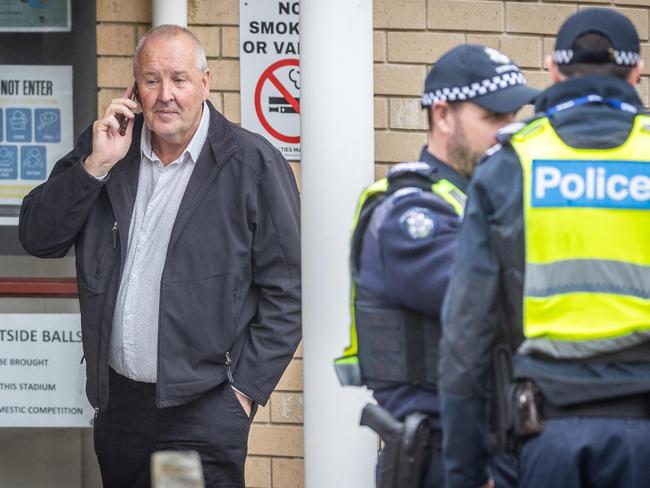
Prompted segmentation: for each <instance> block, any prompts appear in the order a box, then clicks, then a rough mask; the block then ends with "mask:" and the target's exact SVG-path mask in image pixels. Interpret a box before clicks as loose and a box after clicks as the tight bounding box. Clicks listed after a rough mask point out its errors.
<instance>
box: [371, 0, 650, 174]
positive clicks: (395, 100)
mask: <svg viewBox="0 0 650 488" xmlns="http://www.w3.org/2000/svg"><path fill="white" fill-rule="evenodd" d="M588 6H600V7H611V8H616V9H618V10H619V11H620V12H622V13H624V14H625V15H627V16H628V17H629V18H630V19H631V20H632V22H633V23H634V24H635V26H636V28H637V30H638V32H639V36H640V38H641V42H642V46H641V49H642V53H643V58H644V60H645V69H644V73H643V74H644V76H643V79H642V82H641V84H640V85H639V92H640V94H641V97H642V99H643V100H644V103H645V105H648V97H649V93H648V91H649V81H650V76H649V75H650V44H649V43H648V22H649V20H650V0H617V1H613V0H612V1H609V0H535V1H503V0H445V1H443V0H374V36H375V38H374V46H375V52H374V58H375V160H376V161H377V165H376V171H375V172H376V174H377V176H381V175H383V174H385V172H386V170H387V168H388V167H389V164H390V163H394V162H397V161H408V160H415V159H417V158H418V157H419V151H420V147H421V146H422V145H423V144H424V143H425V142H426V128H427V121H426V117H425V113H424V112H423V111H422V110H420V102H419V95H420V94H421V93H422V88H423V84H424V77H425V74H426V72H427V71H428V69H429V67H430V63H432V62H433V61H434V60H435V59H437V58H438V57H439V56H440V55H441V54H442V53H444V52H445V51H446V50H447V49H449V48H451V47H453V46H455V45H456V44H458V43H463V42H468V43H478V44H485V45H488V46H491V47H494V48H497V49H500V50H501V51H502V52H504V53H505V54H507V55H508V56H510V57H511V58H512V59H513V60H514V61H515V62H516V63H517V64H518V65H519V66H521V68H522V70H523V71H524V73H525V75H526V79H527V81H528V83H529V84H530V85H532V86H534V87H536V88H545V87H546V86H547V85H548V84H549V82H550V79H549V76H548V73H547V72H546V71H545V70H544V68H543V66H544V57H545V55H546V54H548V53H550V52H551V51H552V49H553V43H554V33H555V32H556V31H557V29H558V28H559V26H560V25H561V24H562V21H563V20H564V19H565V18H566V17H568V16H569V15H571V14H572V13H574V12H576V11H577V10H578V9H581V8H586V7H588ZM530 113H532V111H531V110H527V109H524V110H523V111H522V115H523V116H525V115H527V114H530Z"/></svg>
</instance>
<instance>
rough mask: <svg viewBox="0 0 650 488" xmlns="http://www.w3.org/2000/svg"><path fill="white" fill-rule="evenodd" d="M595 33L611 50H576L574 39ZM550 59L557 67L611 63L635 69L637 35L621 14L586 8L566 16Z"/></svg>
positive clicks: (637, 48)
mask: <svg viewBox="0 0 650 488" xmlns="http://www.w3.org/2000/svg"><path fill="white" fill-rule="evenodd" d="M590 33H597V34H601V35H603V36H605V37H606V38H607V39H609V42H610V43H611V45H612V47H611V48H610V49H607V50H604V51H598V50H588V49H578V48H576V45H575V43H576V40H577V39H578V38H580V37H581V36H583V35H584V34H590ZM553 58H554V60H555V62H556V63H557V64H572V63H614V64H617V65H620V66H635V65H636V64H637V63H638V62H639V59H640V46H639V35H638V34H637V32H636V29H635V28H634V24H632V22H630V20H629V19H628V18H627V17H626V16H625V15H623V14H621V13H619V12H617V11H615V10H611V9H605V8H588V9H585V10H581V11H579V12H578V13H576V14H574V15H572V16H571V17H569V18H568V19H567V20H566V21H565V22H564V24H562V27H560V31H559V32H558V34H557V39H556V41H555V51H554V52H553Z"/></svg>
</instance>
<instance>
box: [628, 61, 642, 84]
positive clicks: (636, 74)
mask: <svg viewBox="0 0 650 488" xmlns="http://www.w3.org/2000/svg"><path fill="white" fill-rule="evenodd" d="M641 73H643V59H639V62H638V63H636V65H635V66H632V69H631V70H630V74H629V75H628V77H627V82H628V83H629V84H630V85H632V86H636V85H638V84H639V83H641Z"/></svg>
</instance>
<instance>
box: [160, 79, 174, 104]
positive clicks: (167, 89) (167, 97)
mask: <svg viewBox="0 0 650 488" xmlns="http://www.w3.org/2000/svg"><path fill="white" fill-rule="evenodd" d="M173 88H174V87H173V84H172V83H171V82H170V81H166V80H163V81H162V83H161V84H160V100H161V101H162V102H165V103H166V102H169V101H171V100H172V99H173V98H174V90H173Z"/></svg>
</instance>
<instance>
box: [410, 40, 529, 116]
mask: <svg viewBox="0 0 650 488" xmlns="http://www.w3.org/2000/svg"><path fill="white" fill-rule="evenodd" d="M538 93H539V91H538V90H535V89H533V88H530V87H529V86H527V85H526V79H525V78H524V75H523V73H522V72H521V70H520V69H519V67H517V65H515V64H514V63H513V62H512V61H511V60H510V58H508V57H507V56H506V55H505V54H502V53H501V52H499V51H497V50H496V49H493V48H491V47H486V46H481V45H478V44H462V45H460V46H456V47H455V48H453V49H451V50H450V51H448V52H447V53H445V54H444V55H443V56H442V57H441V58H440V59H439V60H438V61H437V62H436V63H435V64H434V66H433V68H432V69H431V71H430V72H429V74H428V75H427V78H426V80H425V82H424V93H423V95H422V107H430V106H431V105H433V103H434V102H437V101H444V102H467V101H471V102H473V103H476V104H477V105H480V106H481V107H483V108H485V109H486V110H489V111H490V112H494V113H509V112H516V111H517V110H519V109H520V108H521V107H522V106H523V105H526V104H527V103H532V102H533V100H534V99H535V97H536V96H537V94H538Z"/></svg>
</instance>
